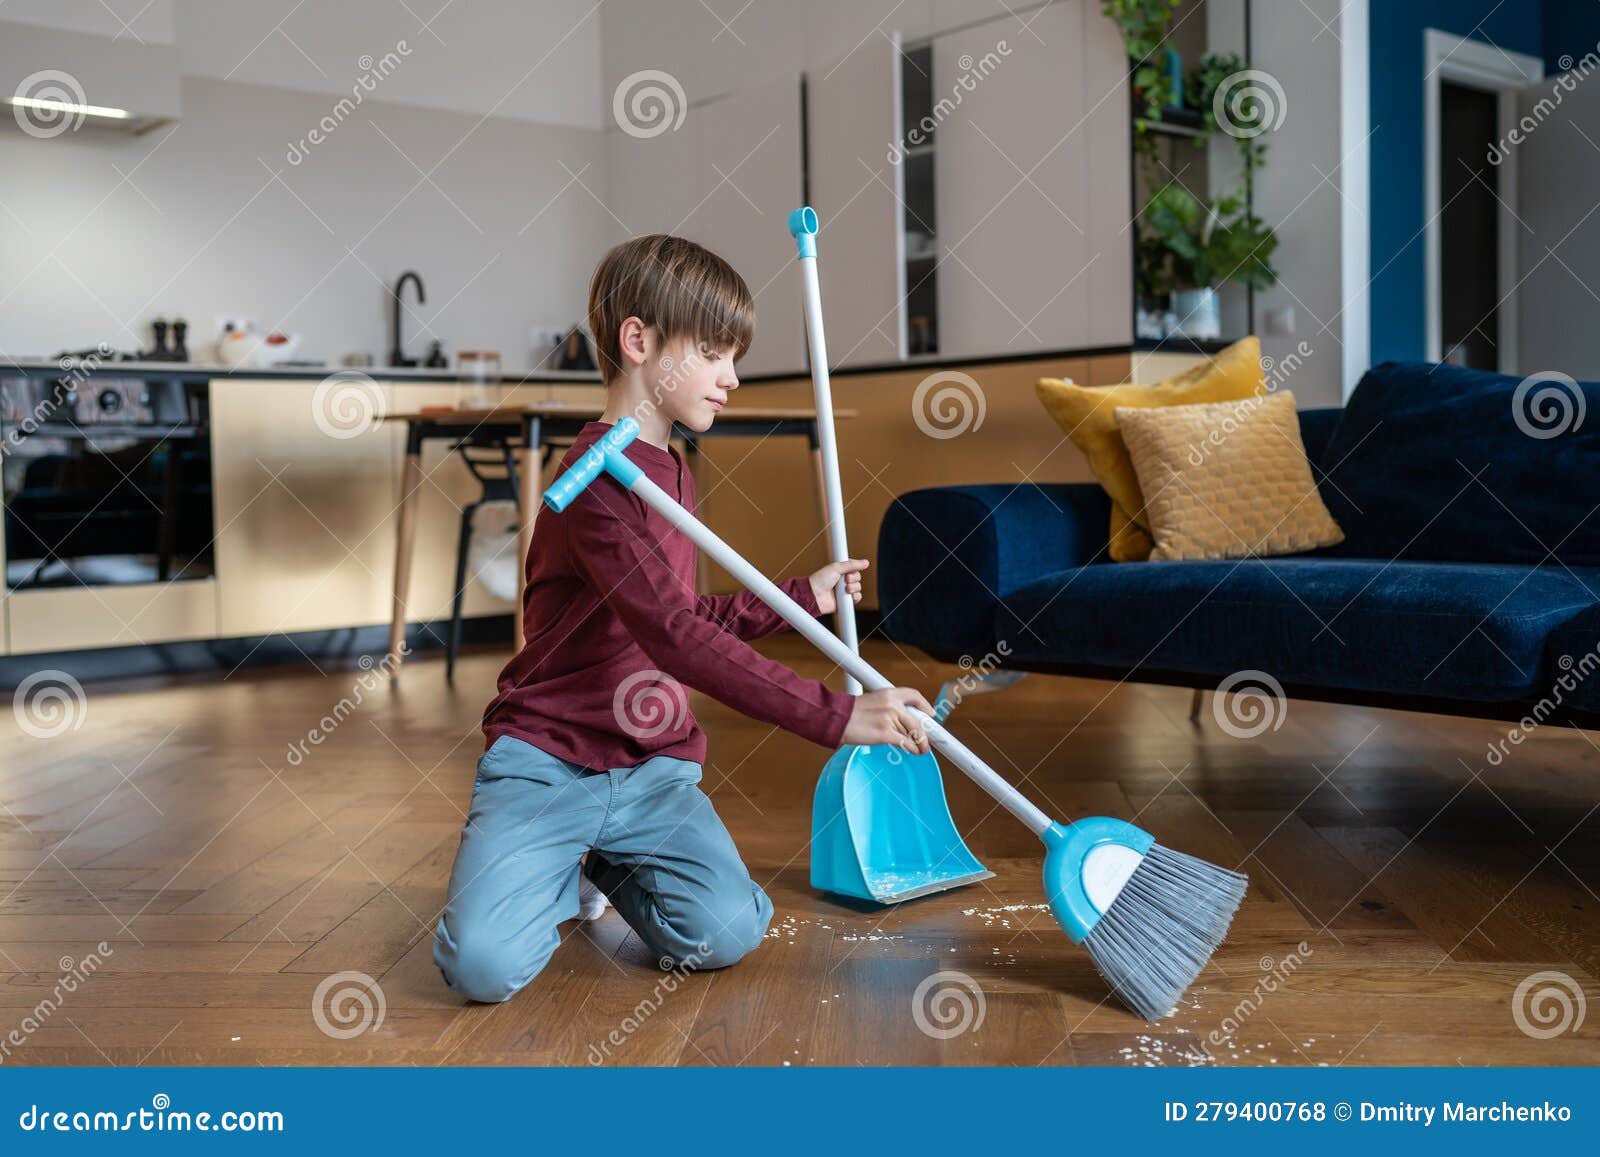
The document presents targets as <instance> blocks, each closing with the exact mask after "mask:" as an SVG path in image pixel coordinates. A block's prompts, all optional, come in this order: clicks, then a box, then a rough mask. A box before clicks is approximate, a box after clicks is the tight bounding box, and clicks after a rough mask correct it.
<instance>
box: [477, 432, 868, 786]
mask: <svg viewBox="0 0 1600 1157" xmlns="http://www.w3.org/2000/svg"><path fill="white" fill-rule="evenodd" d="M610 428H611V427H610V426H609V425H607V424H605V423H601V422H590V423H589V424H588V425H587V426H585V427H584V428H583V430H582V431H581V432H580V433H579V434H578V437H577V440H576V441H575V442H574V443H573V444H572V448H571V449H570V450H568V451H567V455H566V458H565V459H564V460H563V462H562V468H563V469H565V468H567V467H568V466H570V465H571V464H572V462H574V461H575V460H576V459H577V458H578V456H579V455H581V454H582V453H583V452H584V451H585V450H587V449H588V448H589V447H590V446H591V445H593V444H594V442H595V441H596V440H598V439H599V438H600V437H601V436H602V435H604V434H605V433H606V431H607V430H609V429H610ZM626 453H627V455H628V457H629V458H630V459H632V460H633V461H634V462H635V463H637V464H638V465H639V467H640V468H641V469H643V470H644V472H645V474H646V475H648V476H649V477H650V479H651V481H653V482H655V484H656V485H658V486H660V487H661V488H662V489H663V490H665V491H666V492H667V493H668V494H670V495H672V496H673V497H674V498H676V499H677V500H678V501H679V502H680V503H681V504H682V505H683V506H685V507H686V508H688V509H689V510H691V511H692V510H694V508H695V492H694V476H693V475H692V474H691V473H690V472H689V470H688V469H687V468H686V467H685V465H684V462H683V460H682V459H681V458H680V457H679V456H678V454H677V453H676V452H675V451H672V450H664V449H662V448H660V447H659V446H653V445H651V444H649V443H648V442H644V441H641V440H637V439H636V440H635V441H634V442H632V443H631V444H630V445H629V446H628V448H627V450H626ZM524 566H525V568H526V584H525V587H524V591H523V620H522V621H523V628H522V630H523V646H522V650H521V651H520V652H519V653H518V654H517V655H516V657H515V658H513V659H512V660H511V661H510V662H509V663H507V664H506V667H505V669H504V670H503V671H502V672H501V673H500V684H499V693H498V694H497V695H496V696H495V697H494V699H493V700H492V701H490V703H489V707H488V709H487V710H486V711H485V712H484V718H483V729H484V734H485V736H486V737H487V742H488V743H493V742H494V741H495V739H497V738H498V737H499V736H501V735H512V736H515V737H517V738H518V739H522V740H525V741H526V742H528V743H531V744H533V745H534V746H536V747H539V748H541V749H543V750H545V751H548V752H550V753H551V754H552V755H557V756H560V757H561V758H562V759H566V760H570V761H571V762H573V763H577V764H581V765H583V766H585V767H592V768H598V769H601V770H607V769H610V768H615V767H632V766H634V765H636V764H639V763H642V762H643V761H644V760H646V759H649V758H650V757H651V756H655V755H671V756H675V757H677V758H679V759H687V760H692V761H693V762H695V763H703V762H704V761H705V754H706V737H705V733H704V732H703V731H701V730H700V725H699V724H698V723H697V722H696V721H695V718H694V714H693V713H692V712H691V711H690V710H689V702H688V694H687V690H686V688H691V687H692V688H694V689H695V690H697V691H702V692H704V693H705V694H707V695H710V696H711V697H712V698H714V699H717V700H720V701H721V702H723V703H726V704H727V705H728V706H729V707H732V708H734V709H735V710H737V711H740V712H742V713H744V714H745V715H749V716H751V717H752V718H755V719H759V720H762V721H763V722H766V723H771V724H774V725H776V726H778V727H782V728H785V729H786V730H789V731H792V732H794V733H795V734H797V735H800V736H803V737H804V738H806V739H809V740H811V741H812V742H814V743H819V744H821V745H822V746H824V747H837V746H838V745H839V740H840V737H841V736H842V735H843V734H844V728H845V724H846V723H847V722H848V721H849V719H850V709H851V705H852V704H853V702H854V700H853V699H852V697H851V696H850V695H849V694H847V693H845V692H843V691H835V690H833V689H831V688H829V687H828V686H826V685H825V684H823V683H821V682H818V681H817V680H814V679H802V678H801V677H800V676H799V675H796V674H795V673H794V672H793V671H791V670H790V669H789V668H788V667H786V666H784V665H783V664H782V663H778V662H775V661H773V660H772V659H768V658H766V657H765V656H763V655H761V654H759V653H758V652H756V651H755V650H754V649H752V648H751V647H750V646H749V645H748V644H747V643H746V642H745V640H749V639H758V638H760V637H761V636H763V635H769V634H771V633H773V632H774V631H777V630H781V629H783V627H784V626H785V624H784V622H783V620H782V619H781V618H779V617H778V615H777V614H776V613H775V612H773V611H772V610H771V609H769V608H768V607H767V606H766V604H764V603H762V602H761V601H760V600H759V599H758V598H756V597H755V596H754V595H752V594H750V593H749V592H740V593H739V594H734V595H697V594H696V593H695V546H694V543H692V542H691V541H690V540H689V539H688V538H687V537H686V536H684V535H683V534H682V533H681V532H679V531H678V530H676V529H675V528H674V527H673V526H672V525H671V524H670V523H668V522H667V520H666V519H664V518H662V517H661V516H660V515H659V514H657V513H656V512H655V511H654V510H651V509H650V508H649V507H647V506H646V505H645V504H644V502H643V500H641V499H639V498H637V497H636V496H634V495H633V494H631V493H629V492H628V491H626V490H624V489H623V488H622V486H621V485H620V484H619V483H618V482H617V481H616V480H615V479H613V478H612V477H610V476H609V475H604V474H603V475H601V476H600V477H599V478H598V479H597V480H596V481H594V482H593V483H591V484H590V486H589V487H588V489H587V490H585V491H584V492H583V493H582V494H581V495H580V496H579V497H578V498H577V499H575V500H574V501H573V502H572V504H571V505H570V506H568V507H567V509H566V511H565V512H564V513H561V514H557V513H556V512H554V511H552V510H549V509H543V510H540V512H539V515H538V518H537V520H536V521H535V523H534V528H533V545H532V548H531V549H530V550H529V552H528V557H527V559H526V560H525V561H524ZM781 585H782V587H783V589H784V591H785V592H786V593H787V594H788V595H789V596H790V597H791V598H793V599H794V600H795V601H796V602H797V603H799V604H800V605H801V606H802V607H804V608H805V609H806V610H807V611H809V612H810V613H812V614H816V613H817V601H816V597H815V595H814V594H813V593H812V590H811V583H810V580H809V579H806V578H795V579H790V580H788V581H787V582H785V583H783V584H781Z"/></svg>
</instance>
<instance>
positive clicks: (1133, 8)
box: [1100, 0, 1182, 131]
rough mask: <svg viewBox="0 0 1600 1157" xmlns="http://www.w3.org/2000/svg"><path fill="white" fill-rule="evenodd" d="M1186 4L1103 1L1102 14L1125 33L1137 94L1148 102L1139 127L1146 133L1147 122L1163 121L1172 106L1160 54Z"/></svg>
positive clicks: (1147, 0) (1152, 0)
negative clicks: (1176, 11) (1175, 13)
mask: <svg viewBox="0 0 1600 1157" xmlns="http://www.w3.org/2000/svg"><path fill="white" fill-rule="evenodd" d="M1180 3H1182V0H1102V2H1101V5H1100V11H1101V12H1103V13H1104V14H1105V15H1106V17H1107V19H1109V20H1110V21H1111V22H1112V23H1113V24H1115V25H1116V26H1117V30H1118V31H1119V32H1121V33H1122V43H1123V46H1124V47H1125V48H1126V49H1127V52H1128V59H1130V60H1131V61H1133V91H1134V92H1135V93H1137V94H1138V95H1139V96H1140V97H1141V98H1142V99H1143V100H1144V108H1145V116H1144V118H1143V119H1140V120H1139V121H1138V122H1137V123H1138V126H1139V128H1140V130H1141V131H1142V130H1143V129H1144V127H1145V120H1146V119H1148V120H1160V119H1161V110H1162V109H1164V108H1166V107H1167V105H1169V104H1170V103H1172V100H1173V98H1174V96H1175V95H1176V96H1181V95H1182V94H1181V93H1178V94H1175V93H1174V92H1173V86H1172V81H1171V80H1170V79H1169V77H1168V76H1167V71H1166V65H1165V61H1164V60H1162V59H1161V58H1159V57H1158V56H1157V52H1156V50H1157V49H1159V48H1160V47H1161V42H1162V41H1163V40H1165V39H1166V38H1167V25H1168V24H1170V23H1171V22H1172V13H1173V11H1174V9H1176V8H1177V7H1178V5H1179V4H1180Z"/></svg>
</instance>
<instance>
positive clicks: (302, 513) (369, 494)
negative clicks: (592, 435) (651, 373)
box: [211, 380, 598, 636]
mask: <svg viewBox="0 0 1600 1157" xmlns="http://www.w3.org/2000/svg"><path fill="white" fill-rule="evenodd" d="M319 385H320V383H319V382H315V381H290V382H284V381H235V380H229V381H219V382H215V383H213V385H212V387H211V391H212V392H211V414H212V455H213V460H214V466H213V471H214V475H215V486H216V520H217V527H218V530H217V545H216V554H217V589H218V594H219V598H218V608H219V609H218V621H219V626H220V632H221V633H222V634H223V635H226V636H239V635H265V634H273V633H279V632H285V633H286V632H292V631H319V630H332V629H336V628H341V627H355V626H373V625H377V624H382V623H387V622H388V621H389V613H390V602H391V599H392V597H393V581H394V580H393V576H394V557H395V539H396V533H397V526H396V517H395V511H396V507H397V505H398V502H399V495H400V477H401V468H402V466H403V464H404V459H405V427H404V424H403V423H399V422H388V423H385V422H375V423H373V424H371V425H369V426H368V427H366V428H364V429H362V430H360V431H359V432H356V433H354V434H352V435H350V436H345V437H339V436H335V435H334V434H332V433H330V432H329V423H328V422H327V421H326V420H319V405H318V400H319V399H318V388H319ZM461 390H462V388H461V387H460V386H459V385H455V384H451V383H434V384H417V383H398V382H377V383H374V387H373V391H374V392H372V393H371V395H370V399H369V402H370V405H372V406H373V407H374V411H373V412H374V415H375V417H381V416H382V415H383V414H387V413H398V412H405V411H414V410H420V409H422V408H423V407H425V406H435V405H439V406H442V405H454V404H458V403H459V402H460V401H461ZM597 392H598V387H568V386H550V385H542V384H533V385H522V386H507V387H505V388H504V389H503V390H501V392H500V393H501V397H502V399H503V400H504V401H505V402H507V403H512V404H515V403H518V402H533V401H544V400H548V399H550V398H551V397H557V396H559V397H561V398H563V399H566V400H568V401H572V402H581V401H587V400H592V399H593V398H594V397H595V396H596V394H597ZM354 396H355V395H352V397H354ZM321 408H322V410H323V413H324V414H325V413H326V402H325V399H324V404H323V406H322V407H321ZM341 432H342V431H341ZM422 471H423V482H422V485H421V488H420V489H419V490H418V492H417V494H418V497H417V530H416V535H417V537H416V546H415V550H414V552H413V555H412V558H413V562H412V569H411V583H410V592H409V596H408V606H409V613H408V614H407V619H408V621H410V622H425V621H438V620H441V619H448V618H449V616H450V597H451V585H452V582H453V580H454V577H455V557H456V535H457V533H458V531H459V528H460V509H461V507H462V506H463V505H465V504H466V503H467V502H470V501H472V500H473V499H474V498H476V497H477V483H476V481H475V480H474V479H473V478H472V476H471V474H470V473H469V472H468V470H467V468H466V467H465V466H464V465H463V464H462V462H461V460H460V458H459V457H458V456H457V455H455V454H453V453H451V452H450V451H449V449H448V448H447V447H446V446H444V445H442V444H438V443H435V444H432V445H430V446H428V447H426V448H425V449H424V451H423V455H422ZM512 609H513V608H512V604H511V603H510V602H509V601H506V600H502V599H497V598H495V597H494V596H493V595H491V594H490V593H489V592H488V591H486V590H484V589H483V588H482V586H481V585H480V584H479V583H477V582H476V581H469V583H468V587H467V594H466V598H465V601H464V605H463V613H464V614H465V615H467V616H468V617H472V616H478V615H492V614H506V615H509V614H510V613H511V612H512Z"/></svg>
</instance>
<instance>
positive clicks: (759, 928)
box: [662, 884, 772, 970]
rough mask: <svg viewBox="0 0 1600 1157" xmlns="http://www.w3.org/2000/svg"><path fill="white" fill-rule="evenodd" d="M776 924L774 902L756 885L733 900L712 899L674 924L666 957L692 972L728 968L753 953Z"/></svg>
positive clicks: (670, 930)
mask: <svg viewBox="0 0 1600 1157" xmlns="http://www.w3.org/2000/svg"><path fill="white" fill-rule="evenodd" d="M771 922H772V901H771V900H769V899H767V894H766V893H765V892H763V891H762V890H761V889H760V888H758V887H756V886H755V885H754V884H752V885H751V886H750V890H749V891H748V892H744V893H742V894H740V895H736V896H733V897H718V896H712V897H709V898H708V899H707V901H706V902H704V903H702V904H699V905H697V906H696V907H695V908H693V909H692V910H691V911H690V912H687V913H685V914H684V915H683V916H682V917H680V918H679V919H677V920H675V921H672V922H671V925H670V928H669V932H670V935H669V936H668V937H667V939H668V943H667V944H666V945H663V946H662V947H663V952H662V955H663V956H666V957H669V958H670V959H671V961H672V963H673V964H675V965H679V966H683V967H687V968H692V969H696V970H698V969H707V968H726V967H728V965H730V964H737V963H738V962H739V961H740V960H742V959H744V958H745V957H746V956H748V955H749V954H750V953H751V952H753V951H754V950H755V948H756V946H757V945H758V944H760V943H761V939H762V937H763V936H765V935H766V932H767V925H768V924H770V923H771Z"/></svg>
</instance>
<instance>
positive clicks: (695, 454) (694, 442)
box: [683, 438, 711, 595]
mask: <svg viewBox="0 0 1600 1157" xmlns="http://www.w3.org/2000/svg"><path fill="white" fill-rule="evenodd" d="M683 448H684V450H685V451H687V453H686V454H685V455H684V458H685V460H686V461H687V462H688V464H689V477H691V478H693V479H694V495H695V504H696V505H697V506H698V505H699V502H700V480H701V478H702V477H704V471H703V470H702V469H701V467H702V466H703V465H704V463H702V462H701V461H700V439H698V438H685V439H684V440H683ZM694 591H695V594H698V595H708V594H710V593H711V576H710V575H709V574H708V573H707V572H706V553H705V551H703V550H697V551H695V552H694Z"/></svg>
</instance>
